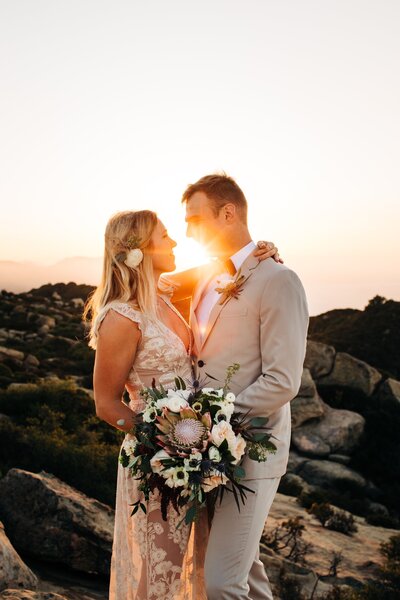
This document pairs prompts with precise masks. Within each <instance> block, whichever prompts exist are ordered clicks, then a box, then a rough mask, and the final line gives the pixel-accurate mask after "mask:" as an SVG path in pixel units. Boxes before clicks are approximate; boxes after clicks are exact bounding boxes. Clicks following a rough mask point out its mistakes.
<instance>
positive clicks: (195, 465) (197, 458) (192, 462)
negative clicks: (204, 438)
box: [183, 452, 203, 471]
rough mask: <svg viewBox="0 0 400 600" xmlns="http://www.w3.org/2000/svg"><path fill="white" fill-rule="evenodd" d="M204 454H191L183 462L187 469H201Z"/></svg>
mask: <svg viewBox="0 0 400 600" xmlns="http://www.w3.org/2000/svg"><path fill="white" fill-rule="evenodd" d="M202 458H203V455H202V453H201V452H195V453H194V454H191V455H190V457H189V458H185V459H184V461H183V463H184V465H185V469H186V471H199V470H200V465H201V460H202Z"/></svg>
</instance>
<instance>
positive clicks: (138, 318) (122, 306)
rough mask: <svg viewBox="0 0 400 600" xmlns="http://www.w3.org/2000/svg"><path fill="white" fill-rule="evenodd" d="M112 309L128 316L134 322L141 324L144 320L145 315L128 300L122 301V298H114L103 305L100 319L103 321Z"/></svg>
mask: <svg viewBox="0 0 400 600" xmlns="http://www.w3.org/2000/svg"><path fill="white" fill-rule="evenodd" d="M110 310H113V311H114V312H116V313H118V314H120V315H122V316H123V317H126V318H127V319H130V320H131V321H133V322H134V323H138V324H139V325H141V324H142V323H143V321H144V315H143V313H142V312H141V311H140V310H139V309H138V308H137V307H134V306H133V305H132V304H130V303H128V302H122V301H121V300H113V301H111V302H108V303H107V304H106V305H105V306H103V308H102V309H101V311H100V312H99V315H98V317H99V319H100V320H101V321H102V320H103V319H104V318H105V316H106V315H107V314H108V313H109V311H110Z"/></svg>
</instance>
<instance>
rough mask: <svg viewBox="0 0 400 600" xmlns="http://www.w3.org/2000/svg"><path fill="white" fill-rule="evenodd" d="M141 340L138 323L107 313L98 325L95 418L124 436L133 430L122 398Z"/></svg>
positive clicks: (132, 415)
mask: <svg viewBox="0 0 400 600" xmlns="http://www.w3.org/2000/svg"><path fill="white" fill-rule="evenodd" d="M140 336H141V333H140V330H139V327H138V325H137V323H134V322H133V321H130V320H129V319H127V318H126V317H123V316H122V315H120V314H118V313H116V312H115V311H113V310H110V311H109V312H108V313H107V315H106V316H105V318H104V321H103V322H102V324H101V327H100V330H99V335H98V340H97V349H96V359H95V364H94V375H93V389H94V401H95V404H96V414H97V416H98V417H99V418H100V419H102V420H103V421H107V423H109V424H110V425H112V426H113V427H116V428H117V429H121V430H122V431H126V432H128V431H130V430H131V429H132V427H133V418H134V413H133V412H132V410H131V409H130V408H129V407H128V406H126V404H124V403H123V402H122V396H123V393H124V388H125V383H126V380H127V379H128V374H129V371H130V370H131V368H132V365H133V362H134V360H135V355H136V350H137V346H138V343H139V341H140ZM122 421H124V423H123V424H122Z"/></svg>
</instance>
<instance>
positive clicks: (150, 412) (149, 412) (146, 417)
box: [143, 405, 157, 423]
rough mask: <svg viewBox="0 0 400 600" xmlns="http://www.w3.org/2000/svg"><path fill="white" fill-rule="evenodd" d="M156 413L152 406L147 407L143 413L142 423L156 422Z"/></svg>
mask: <svg viewBox="0 0 400 600" xmlns="http://www.w3.org/2000/svg"><path fill="white" fill-rule="evenodd" d="M156 417H157V411H156V409H155V407H154V406H151V405H150V406H147V407H146V408H145V409H144V411H143V421H144V422H145V423H152V422H153V421H155V420H156Z"/></svg>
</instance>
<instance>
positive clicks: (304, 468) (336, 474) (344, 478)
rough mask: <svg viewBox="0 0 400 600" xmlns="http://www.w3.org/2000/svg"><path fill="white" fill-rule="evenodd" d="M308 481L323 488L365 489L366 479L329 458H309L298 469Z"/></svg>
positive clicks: (298, 472) (299, 473)
mask: <svg viewBox="0 0 400 600" xmlns="http://www.w3.org/2000/svg"><path fill="white" fill-rule="evenodd" d="M297 474H298V475H300V477H302V478H303V479H305V480H306V481H307V483H311V484H313V485H317V486H319V487H321V488H327V489H329V488H334V489H342V490H343V489H345V488H348V489H357V490H361V489H365V487H366V485H367V481H366V479H365V478H364V477H363V476H362V475H360V473H357V471H354V470H353V469H350V468H349V467H346V466H345V465H342V464H340V463H337V462H333V461H329V460H307V461H306V462H304V463H303V464H302V465H300V467H299V468H298V469H297Z"/></svg>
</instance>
